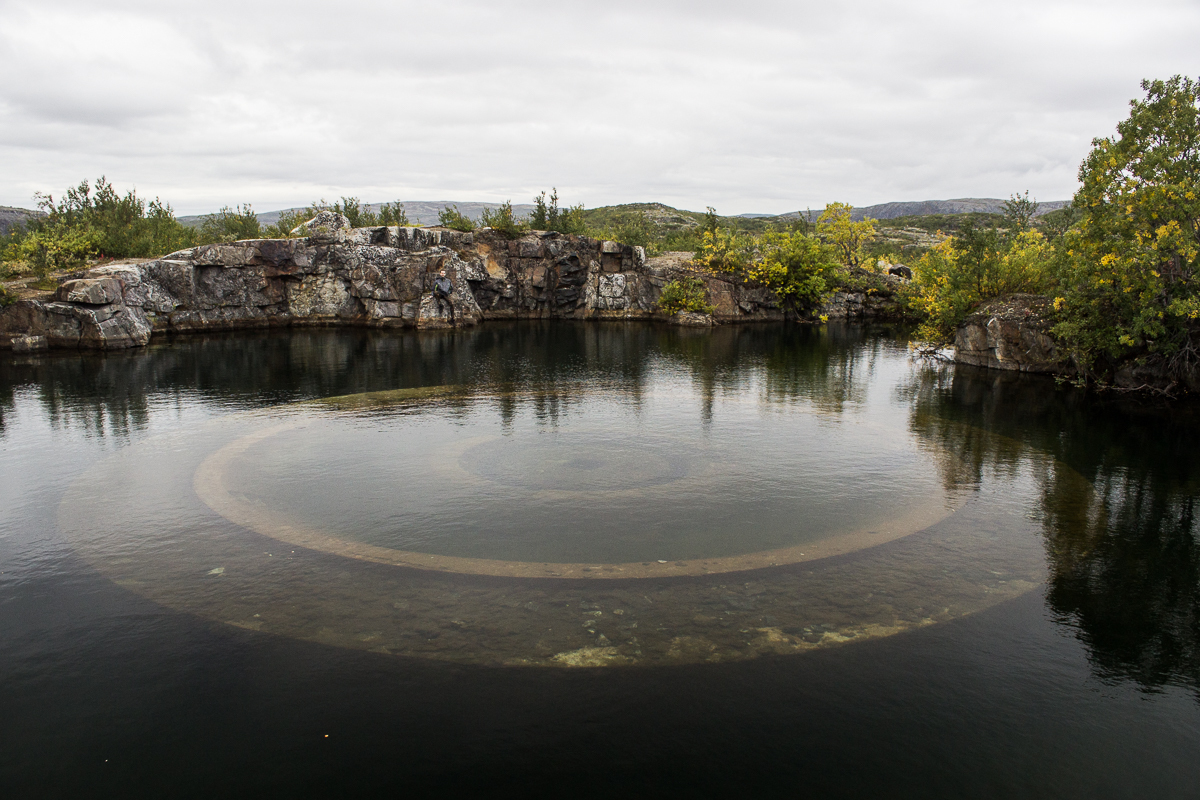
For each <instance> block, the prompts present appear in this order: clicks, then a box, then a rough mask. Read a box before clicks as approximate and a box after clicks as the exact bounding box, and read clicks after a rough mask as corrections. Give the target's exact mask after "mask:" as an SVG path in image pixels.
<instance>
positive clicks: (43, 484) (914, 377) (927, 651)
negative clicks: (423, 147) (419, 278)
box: [0, 323, 1200, 797]
mask: <svg viewBox="0 0 1200 800" xmlns="http://www.w3.org/2000/svg"><path fill="white" fill-rule="evenodd" d="M1197 434H1198V430H1197V425H1196V418H1195V415H1194V412H1193V410H1192V409H1191V407H1176V408H1155V407H1146V406H1144V405H1134V404H1122V403H1120V402H1117V401H1113V400H1105V399H1097V398H1095V397H1090V398H1089V397H1084V396H1081V395H1078V394H1075V393H1072V392H1069V391H1065V390H1060V389H1057V388H1056V387H1055V385H1054V383H1053V382H1052V381H1047V380H1043V379H1038V378H1021V377H1018V376H1011V375H996V374H993V373H987V372H980V371H974V370H967V369H963V368H957V369H955V368H952V367H948V366H938V365H930V364H927V363H922V362H915V361H912V360H911V359H910V358H909V356H908V353H907V349H906V346H905V344H904V343H903V341H901V340H899V339H897V338H894V337H893V336H891V335H890V334H889V333H888V332H886V331H877V330H866V329H862V328H853V327H848V328H844V327H835V326H830V327H828V328H824V329H820V330H818V329H809V328H800V327H792V326H789V327H783V326H779V327H776V326H762V327H746V328H722V329H718V330H716V331H713V332H711V333H709V332H699V333H698V332H690V331H679V330H676V329H663V328H657V327H653V326H649V325H623V324H613V325H608V324H604V325H583V324H570V323H556V324H537V323H529V324H511V325H510V324H490V325H488V326H485V327H483V328H481V329H479V330H475V331H469V332H457V333H437V334H413V333H409V334H388V335H381V334H377V333H365V332H358V331H300V332H293V333H278V334H252V335H241V336H220V337H205V338H187V339H179V340H175V341H171V342H164V343H161V344H157V345H155V346H152V347H151V348H148V349H147V350H146V351H143V352H136V353H121V354H110V355H107V356H97V355H78V354H50V355H42V356H26V357H21V356H14V355H12V354H7V355H0V458H2V461H0V475H2V482H0V509H2V510H0V686H3V692H2V693H0V714H2V716H3V718H4V719H5V720H6V726H5V730H4V733H3V734H2V737H3V738H2V739H0V742H2V743H3V746H2V747H0V778H2V779H3V782H4V783H5V784H7V783H11V784H12V785H13V786H16V787H20V788H21V790H22V792H23V793H25V794H34V795H36V794H45V795H54V794H67V793H71V792H72V791H78V790H81V789H85V788H95V787H108V788H123V789H124V790H126V791H129V792H132V793H147V794H161V793H162V792H164V791H168V790H169V791H171V792H174V793H177V794H197V795H204V796H211V795H213V794H231V793H232V794H237V793H242V792H245V793H254V792H257V791H259V790H261V789H263V788H268V789H272V788H273V789H276V790H278V791H280V792H281V793H283V794H286V795H295V794H299V793H306V792H314V793H317V794H327V793H329V792H336V791H337V790H338V789H345V790H347V791H350V790H357V789H364V788H372V789H388V790H397V791H398V790H401V789H404V788H408V789H411V790H423V791H433V790H434V789H435V788H436V789H437V790H445V791H450V790H453V789H461V790H473V791H484V790H511V789H513V788H514V787H529V788H531V790H532V791H536V792H538V793H543V792H544V793H549V792H551V791H553V792H555V793H560V792H570V793H573V794H584V795H589V794H606V793H609V792H611V791H615V790H617V789H618V788H620V787H628V786H640V787H652V788H653V789H654V791H656V792H659V793H667V794H670V793H672V792H676V791H677V792H678V793H681V794H683V793H692V794H694V793H696V792H699V793H701V794H705V793H709V794H712V793H715V794H726V793H729V792H733V791H739V792H740V791H746V790H750V789H753V790H755V791H758V792H760V793H763V794H775V793H779V794H788V795H789V796H795V794H797V793H803V791H804V790H810V791H812V792H814V793H816V794H818V795H823V796H830V795H847V796H854V795H861V794H866V793H879V792H887V793H888V794H889V795H901V796H907V795H911V796H943V795H945V796H959V795H961V794H963V793H969V794H972V795H977V796H1014V795H1021V796H1047V797H1064V796H1067V797H1070V796H1079V797H1099V796H1103V797H1125V796H1153V795H1157V796H1195V792H1196V788H1195V787H1196V786H1197V785H1200V782H1198V781H1200V757H1198V756H1197V753H1200V728H1198V726H1200V713H1198V712H1200V705H1198V698H1200V653H1198V646H1200V549H1198V548H1200V541H1198V539H1197V526H1196V523H1195V520H1194V517H1193V502H1194V497H1195V494H1196V479H1195V477H1194V476H1196V475H1197V470H1196V466H1197V463H1196V462H1197V460H1198V458H1200V456H1198V455H1197V454H1198V453H1200V449H1198V448H1197V445H1200V436H1198V435H1197ZM327 734H328V736H327Z"/></svg>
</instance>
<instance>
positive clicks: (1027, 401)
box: [905, 367, 1200, 690]
mask: <svg viewBox="0 0 1200 800" xmlns="http://www.w3.org/2000/svg"><path fill="white" fill-rule="evenodd" d="M905 390H906V391H908V392H911V395H912V400H913V412H912V428H913V430H914V431H915V432H916V433H918V434H919V435H921V436H922V437H923V438H925V439H926V440H927V441H929V442H931V443H934V444H935V447H937V448H938V449H942V450H944V451H946V452H950V453H953V454H954V455H955V456H956V457H957V458H958V459H961V461H958V462H957V463H958V464H959V466H958V467H955V468H953V469H957V472H952V473H948V474H945V476H944V477H945V479H946V481H947V482H948V483H964V482H971V481H977V480H978V479H979V477H980V475H981V473H982V471H983V470H984V469H986V468H997V469H1011V468H1014V467H1015V466H1017V465H1018V464H1019V463H1020V462H1021V461H1022V459H1024V460H1026V461H1028V460H1029V457H1030V456H1031V455H1032V454H1031V452H1030V450H1029V448H1032V449H1035V450H1040V451H1042V452H1044V453H1047V454H1049V455H1051V456H1053V457H1054V459H1056V462H1055V463H1053V464H1049V465H1048V466H1047V467H1046V468H1045V469H1042V470H1041V471H1037V470H1035V474H1036V475H1037V476H1038V481H1039V484H1040V488H1041V492H1042V499H1041V503H1040V505H1041V508H1040V509H1038V511H1039V513H1040V515H1041V518H1042V520H1043V525H1044V531H1045V537H1046V550H1047V555H1048V560H1049V567H1050V585H1049V587H1048V595H1047V600H1048V602H1049V605H1050V608H1051V609H1052V611H1053V612H1054V613H1055V614H1056V615H1058V617H1059V619H1060V620H1061V621H1062V622H1063V623H1064V624H1067V625H1070V626H1072V627H1073V628H1075V630H1076V631H1077V634H1078V636H1079V638H1080V639H1081V640H1082V641H1083V642H1085V643H1086V644H1087V646H1088V650H1089V653H1090V658H1091V661H1092V664H1093V667H1094V669H1095V670H1096V672H1097V673H1098V675H1100V676H1101V677H1102V678H1105V679H1116V678H1125V679H1131V680H1134V681H1136V682H1138V684H1140V685H1141V686H1142V687H1144V688H1146V689H1153V688H1154V687H1158V686H1163V685H1167V684H1182V685H1187V686H1190V687H1192V688H1193V689H1195V690H1200V525H1198V524H1197V519H1196V514H1195V497H1196V493H1197V491H1198V490H1200V481H1198V479H1197V475H1198V474H1200V473H1198V472H1197V468H1198V467H1200V415H1198V414H1197V413H1196V412H1197V409H1195V408H1192V407H1188V408H1179V407H1173V408H1170V409H1166V408H1148V407H1145V406H1137V405H1132V404H1130V405H1122V404H1119V403H1117V402H1105V401H1103V400H1100V399H1097V398H1095V397H1092V398H1085V397H1083V396H1081V395H1079V394H1078V393H1075V392H1073V391H1067V390H1056V389H1055V386H1054V384H1053V383H1052V382H1051V381H1049V380H1048V379H1028V378H1021V377H1019V376H1014V375H1003V374H996V373H994V372H984V371H976V370H972V369H964V368H961V367H960V368H958V369H957V370H949V369H945V370H943V369H936V368H930V369H928V370H926V371H924V372H922V373H921V375H920V376H919V378H918V379H917V380H916V381H915V382H914V384H913V385H912V386H909V387H906V389H905ZM994 434H1000V436H996V435H994ZM955 460H956V459H949V458H948V459H944V461H943V463H946V464H952V463H955ZM1080 475H1082V476H1083V478H1084V479H1085V481H1084V482H1085V483H1086V484H1087V485H1086V486H1085V487H1084V488H1083V490H1081V485H1080V484H1081V481H1080V479H1079V476H1080Z"/></svg>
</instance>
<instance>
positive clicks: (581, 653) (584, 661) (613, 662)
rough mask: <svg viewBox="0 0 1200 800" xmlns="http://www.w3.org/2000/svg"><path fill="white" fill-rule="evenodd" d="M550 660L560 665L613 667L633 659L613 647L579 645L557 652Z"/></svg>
mask: <svg viewBox="0 0 1200 800" xmlns="http://www.w3.org/2000/svg"><path fill="white" fill-rule="evenodd" d="M550 660H551V661H553V662H554V663H555V664H556V665H558V666H560V667H615V666H622V665H625V664H632V663H634V659H632V658H630V657H629V656H624V655H621V651H620V650H618V649H617V648H615V647H581V648H579V649H578V650H568V651H567V652H565V653H558V654H557V655H555V656H553V657H552V658H551V659H550Z"/></svg>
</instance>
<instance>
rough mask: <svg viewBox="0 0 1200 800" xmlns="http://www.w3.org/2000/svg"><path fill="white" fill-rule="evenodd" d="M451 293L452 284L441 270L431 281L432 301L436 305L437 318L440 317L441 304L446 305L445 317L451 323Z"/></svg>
mask: <svg viewBox="0 0 1200 800" xmlns="http://www.w3.org/2000/svg"><path fill="white" fill-rule="evenodd" d="M453 291H454V284H452V283H451V282H450V279H449V278H447V277H446V270H442V271H441V272H439V273H438V276H437V277H436V278H434V279H433V300H434V302H435V303H436V304H437V310H438V316H441V315H442V304H443V303H445V304H446V309H447V315H448V316H449V318H450V321H451V322H453V321H454V301H453V300H451V299H450V295H451V293H453Z"/></svg>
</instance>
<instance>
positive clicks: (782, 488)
mask: <svg viewBox="0 0 1200 800" xmlns="http://www.w3.org/2000/svg"><path fill="white" fill-rule="evenodd" d="M660 399H661V400H662V401H664V402H668V401H669V399H670V398H669V397H664V398H660ZM513 402H516V403H517V404H518V405H523V406H538V402H539V398H536V397H533V396H531V395H528V394H525V395H522V394H521V393H504V392H496V391H479V390H476V391H474V392H467V391H465V390H462V389H460V388H458V387H434V388H430V389H420V390H405V391H398V392H383V393H373V394H370V395H356V396H349V397H337V398H329V399H327V400H323V401H316V402H309V403H301V404H295V405H288V406H281V407H276V408H273V409H268V410H265V411H257V412H250V413H241V414H235V415H231V416H229V417H225V418H222V419H219V420H216V421H213V422H210V423H206V424H203V425H198V426H194V427H188V428H185V429H183V430H179V431H175V432H171V433H165V434H161V435H158V436H155V437H151V438H150V439H148V440H146V441H144V442H142V443H140V444H138V445H135V446H132V447H128V448H125V449H123V450H121V451H119V452H117V453H116V454H114V455H113V456H112V457H110V458H109V459H107V460H105V461H104V462H102V463H100V464H98V465H96V466H95V467H94V468H93V469H91V470H90V471H89V472H88V473H87V474H85V475H84V476H83V477H81V478H80V479H79V480H78V481H77V482H76V483H75V485H74V486H73V487H72V488H71V490H70V491H69V492H68V493H67V495H66V497H65V498H64V500H63V503H62V506H61V507H60V512H59V519H60V525H61V528H62V531H63V533H64V535H66V537H67V538H68V539H69V540H70V541H71V542H72V543H73V544H74V545H75V546H76V547H77V549H78V550H79V552H80V553H81V554H82V555H83V556H84V557H85V558H87V559H88V560H89V561H90V562H91V563H92V564H94V565H95V566H96V567H97V569H99V570H100V571H101V572H102V573H104V574H106V575H108V576H110V577H111V578H112V579H113V580H115V581H117V582H118V583H119V584H121V585H122V586H125V587H127V588H129V589H130V590H132V591H136V592H138V593H140V594H143V595H144V596H146V597H149V598H150V599H152V600H154V601H156V602H159V603H162V604H164V605H167V606H169V607H172V608H178V609H181V610H184V611H188V612H190V613H195V614H198V615H201V616H204V617H207V618H211V619H215V620H219V621H222V622H226V623H229V624H232V625H236V626H239V627H243V628H250V629H254V630H260V631H264V632H270V633H275V634H278V635H283V636H291V637H296V638H301V639H307V640H311V641H318V642H325V643H329V644H334V645H338V646H344V647H353V648H361V649H368V650H376V651H379V652H386V653H392V654H397V655H405V656H414V657H420V658H431V659H439V660H450V661H457V662H462V663H482V664H508V665H533V666H616V665H633V664H645V665H654V664H678V663H689V662H696V661H723V660H736V659H744V658H751V657H755V656H759V655H764V654H778V653H791V652H801V651H805V650H809V649H812V648H816V647H823V646H830V645H835V644H844V643H847V642H852V641H865V640H868V639H871V638H876V637H879V636H884V635H889V634H892V633H897V632H901V631H904V630H909V629H912V628H914V627H920V626H923V625H928V624H932V623H934V622H938V621H942V620H946V619H952V618H955V617H958V616H961V615H963V614H968V613H972V612H975V611H978V610H980V609H982V608H986V607H987V606H989V605H992V604H994V603H995V602H998V601H1000V600H1004V599H1007V598H1009V597H1014V596H1016V595H1018V594H1020V593H1022V592H1024V591H1027V590H1028V589H1030V588H1032V587H1033V586H1034V585H1036V583H1037V581H1039V580H1040V576H1041V574H1042V570H1043V569H1044V567H1043V558H1042V552H1041V549H1040V547H1039V546H1038V536H1037V529H1036V524H1035V522H1034V521H1031V520H1030V519H1028V517H1027V514H1026V509H1027V508H1028V503H1027V502H1026V500H1027V497H1025V496H1023V492H1026V491H1027V490H1028V487H1027V486H1026V485H1025V484H1027V483H1028V484H1029V486H1032V483H1031V482H1029V481H1027V480H1026V479H1025V478H1023V477H1022V476H1020V475H1016V474H1014V475H1012V476H1010V484H1011V486H1010V488H1009V490H1007V491H995V490H992V489H986V488H985V489H980V488H978V487H977V488H976V489H975V490H974V491H968V492H962V491H952V490H949V489H947V488H946V487H945V485H944V483H945V482H944V480H943V476H944V474H945V469H946V468H947V467H946V460H947V459H952V458H953V456H952V455H949V454H946V453H941V452H938V451H937V450H936V448H930V447H928V446H926V445H925V444H924V443H921V442H919V441H914V440H913V438H912V437H911V436H908V435H905V432H904V431H903V430H897V429H888V428H886V427H877V426H872V425H869V424H866V423H855V425H854V426H853V427H851V426H849V425H847V424H846V422H845V421H844V420H840V419H831V418H828V417H825V416H823V415H821V414H820V413H816V412H811V413H809V412H806V413H803V414H791V415H789V417H788V418H786V419H780V420H772V419H769V418H768V419H767V420H766V421H765V422H761V423H760V424H761V426H762V427H763V428H764V429H765V430H764V431H763V435H762V436H759V435H757V434H755V435H752V434H751V433H750V432H747V431H743V430H740V429H736V428H735V429H733V430H730V431H727V432H720V433H715V434H713V435H712V436H711V437H710V439H709V440H708V441H705V440H703V437H696V436H684V435H681V431H682V430H683V428H681V427H678V426H673V425H672V424H671V422H670V418H669V415H658V414H656V413H653V412H647V411H645V409H643V410H641V411H638V410H636V409H633V410H631V408H630V407H629V404H628V398H625V397H623V396H607V397H606V396H605V395H604V393H603V392H597V393H591V394H589V395H587V408H586V413H582V412H579V411H578V410H577V413H573V414H571V413H559V414H558V415H557V416H553V417H552V416H550V415H543V416H538V414H532V415H531V416H530V417H529V420H526V422H525V423H522V422H521V421H520V420H519V419H518V420H516V421H514V419H512V418H506V417H505V415H504V413H502V412H503V409H504V408H506V407H508V406H509V405H510V404H511V403H513ZM643 402H644V403H647V404H648V405H653V402H654V400H653V398H651V399H649V400H647V399H645V398H643ZM729 402H730V403H732V402H734V401H733V400H730V401H729ZM539 407H540V406H539ZM787 437H793V438H791V439H788V438H787ZM739 442H740V443H739ZM806 450H807V453H806V452H805V451H806ZM788 453H792V455H790V456H789V455H788ZM839 453H841V455H838V454H839ZM1033 461H1035V462H1036V458H1034V459H1033ZM867 482H870V483H867ZM1079 490H1080V491H1087V486H1086V481H1083V479H1082V478H1080V487H1079ZM563 556H568V557H570V556H575V557H574V558H564V557H563Z"/></svg>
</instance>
